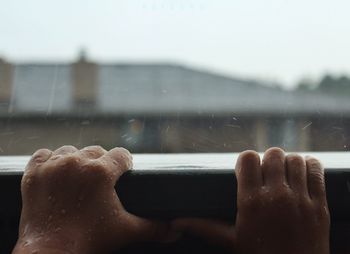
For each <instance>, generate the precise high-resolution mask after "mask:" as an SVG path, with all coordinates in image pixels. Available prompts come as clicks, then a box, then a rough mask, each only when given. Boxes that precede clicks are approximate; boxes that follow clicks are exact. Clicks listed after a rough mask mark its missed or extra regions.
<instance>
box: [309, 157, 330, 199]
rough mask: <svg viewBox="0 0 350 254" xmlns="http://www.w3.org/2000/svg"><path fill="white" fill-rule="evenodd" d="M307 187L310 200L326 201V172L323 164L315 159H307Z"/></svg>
mask: <svg viewBox="0 0 350 254" xmlns="http://www.w3.org/2000/svg"><path fill="white" fill-rule="evenodd" d="M306 167H307V186H308V189H309V194H310V198H311V199H314V200H317V199H320V200H324V199H326V186H325V180H324V170H323V167H322V165H321V163H320V162H319V161H318V160H317V159H316V158H313V157H309V156H307V157H306Z"/></svg>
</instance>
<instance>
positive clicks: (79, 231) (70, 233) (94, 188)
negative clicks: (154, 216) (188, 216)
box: [13, 146, 174, 254]
mask: <svg viewBox="0 0 350 254" xmlns="http://www.w3.org/2000/svg"><path fill="white" fill-rule="evenodd" d="M131 167H132V156H131V154H130V153H129V152H128V151H127V150H126V149H123V148H115V149H112V150H110V151H106V150H104V149H103V148H101V147H99V146H91V147H86V148H84V149H82V150H78V149H77V148H75V147H73V146H64V147H61V148H59V149H57V150H56V151H50V150H47V149H42V150H39V151H37V152H36V153H35V154H34V155H33V156H32V158H31V160H30V162H29V163H28V165H27V167H26V169H25V172H24V175H23V178H22V185H21V188H22V189H21V191H22V202H23V209H22V214H21V220H20V227H19V239H18V242H17V244H16V246H15V249H14V250H13V253H14V254H18V253H21V254H22V253H31V254H34V253H35V254H39V253H45V254H61V253H70V254H75V253H80V254H81V253H86V254H89V253H92V254H93V253H109V252H111V251H112V250H117V249H119V248H121V247H124V246H126V245H128V244H131V243H135V242H143V241H171V239H172V238H174V233H172V232H171V231H170V228H169V225H168V224H164V223H161V222H158V221H152V220H147V219H144V218H140V217H137V216H135V215H132V214H130V213H128V212H127V211H126V210H125V209H124V208H123V206H122V204H121V202H120V201H119V199H118V196H117V194H116V192H115V189H114V187H115V185H116V183H117V181H118V179H119V177H120V176H121V175H122V174H123V173H124V172H125V171H127V170H128V169H130V168H131Z"/></svg>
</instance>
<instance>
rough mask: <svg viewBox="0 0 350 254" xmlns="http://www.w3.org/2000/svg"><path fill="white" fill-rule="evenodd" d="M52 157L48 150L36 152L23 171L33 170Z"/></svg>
mask: <svg viewBox="0 0 350 254" xmlns="http://www.w3.org/2000/svg"><path fill="white" fill-rule="evenodd" d="M51 155H52V151H50V150H48V149H40V150H37V151H36V152H35V153H34V154H33V155H32V157H31V158H30V160H29V162H28V163H27V166H26V168H25V171H29V170H31V169H33V168H35V166H36V165H38V164H41V163H44V162H46V161H47V160H48V159H49V158H50V157H51Z"/></svg>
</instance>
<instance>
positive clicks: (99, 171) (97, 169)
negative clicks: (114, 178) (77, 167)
mask: <svg viewBox="0 0 350 254" xmlns="http://www.w3.org/2000/svg"><path fill="white" fill-rule="evenodd" d="M82 170H83V172H84V174H86V175H90V176H93V177H94V178H96V179H106V178H109V177H110V175H111V172H110V170H109V169H108V167H106V166H105V165H104V164H103V163H102V162H101V161H100V160H90V161H88V162H87V163H85V164H84V165H82Z"/></svg>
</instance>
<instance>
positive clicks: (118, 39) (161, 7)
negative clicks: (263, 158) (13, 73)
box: [0, 0, 350, 87]
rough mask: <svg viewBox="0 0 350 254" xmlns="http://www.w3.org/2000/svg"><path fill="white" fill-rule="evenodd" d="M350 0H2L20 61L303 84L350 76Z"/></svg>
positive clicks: (5, 28) (12, 49)
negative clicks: (82, 62)
mask: <svg viewBox="0 0 350 254" xmlns="http://www.w3.org/2000/svg"><path fill="white" fill-rule="evenodd" d="M349 10H350V1H348V0H288V1H287V0H263V1H261V0H216V1H213V0H124V1H122V0H99V1H97V0H95V1H90V0H75V1H71V0H60V1H53V0H31V1H24V0H0V56H1V57H3V58H6V59H7V60H8V61H11V62H28V61H36V62H37V61H73V60H74V59H76V58H77V55H78V52H79V50H80V49H81V48H85V49H86V51H87V53H88V56H89V58H90V59H92V60H94V61H97V62H170V63H177V64H182V65H185V66H189V67H194V68H197V69H204V70H210V71H214V72H218V73H222V74H225V75H229V76H233V77H241V78H247V79H260V80H265V81H268V82H270V81H271V82H278V83H282V84H283V85H285V86H286V87H291V86H293V85H295V84H296V83H297V82H298V81H300V79H302V78H311V79H315V80H317V79H318V78H319V77H320V76H321V75H324V74H325V73H334V74H337V75H341V74H348V75H350V61H349V59H350V49H349V47H350V15H349Z"/></svg>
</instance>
